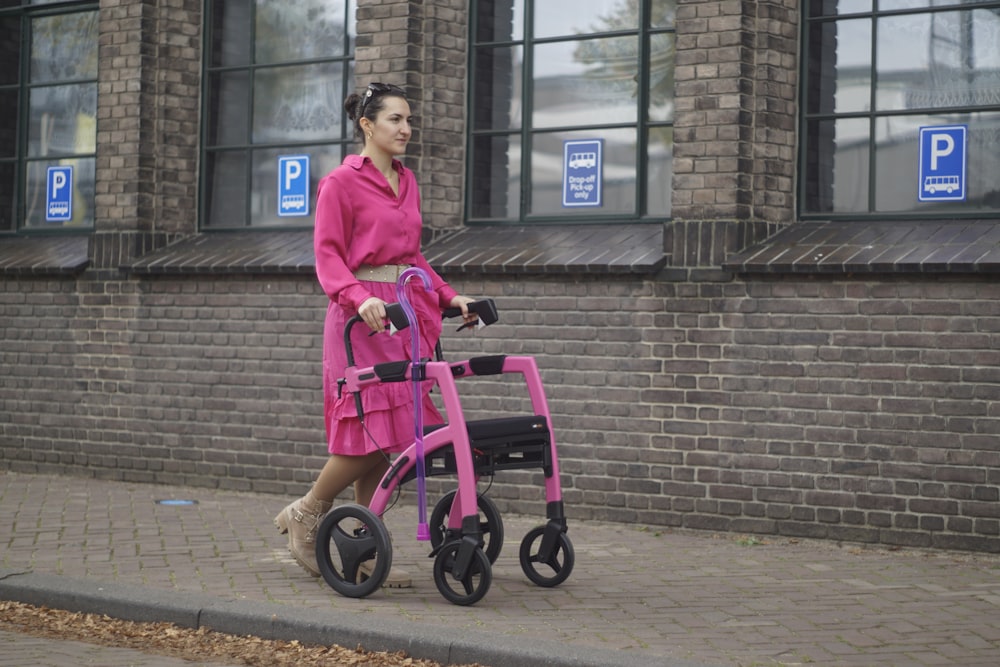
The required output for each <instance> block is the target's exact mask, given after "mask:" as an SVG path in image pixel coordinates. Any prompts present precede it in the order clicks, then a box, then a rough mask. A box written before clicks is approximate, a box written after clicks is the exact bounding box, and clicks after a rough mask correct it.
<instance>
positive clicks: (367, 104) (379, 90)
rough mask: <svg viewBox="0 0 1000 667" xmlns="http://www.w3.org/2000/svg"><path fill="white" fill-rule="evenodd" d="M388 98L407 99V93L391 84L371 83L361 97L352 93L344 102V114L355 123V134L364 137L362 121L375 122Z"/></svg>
mask: <svg viewBox="0 0 1000 667" xmlns="http://www.w3.org/2000/svg"><path fill="white" fill-rule="evenodd" d="M386 97H402V98H403V99H404V100H405V99H406V92H405V91H404V90H403V89H402V88H400V87H399V86H396V85H393V84H391V83H369V84H368V87H367V88H365V92H364V93H362V94H361V95H359V94H357V93H351V94H350V95H348V96H347V99H346V100H344V112H345V113H346V114H347V117H348V118H350V119H351V120H352V121H354V134H355V135H356V136H358V137H362V138H363V137H364V131H363V130H362V129H361V119H362V118H367V119H368V120H370V121H372V122H373V123H374V122H375V118H376V117H377V116H378V114H379V112H380V111H382V109H384V108H385V98H386Z"/></svg>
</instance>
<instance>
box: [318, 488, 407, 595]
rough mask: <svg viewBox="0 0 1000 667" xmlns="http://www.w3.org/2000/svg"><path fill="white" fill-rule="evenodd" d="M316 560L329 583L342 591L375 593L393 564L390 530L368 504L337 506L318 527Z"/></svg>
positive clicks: (345, 592) (347, 592) (362, 593)
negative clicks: (366, 505) (365, 505)
mask: <svg viewBox="0 0 1000 667" xmlns="http://www.w3.org/2000/svg"><path fill="white" fill-rule="evenodd" d="M316 563H317V564H318V565H319V570H320V573H321V574H322V575H323V579H325V580H326V583H328V584H329V585H330V588H332V589H333V590H335V591H337V592H338V593H340V594H341V595H343V596H345V597H349V598H363V597H366V596H368V595H371V594H372V593H374V592H375V591H377V590H378V589H379V587H380V586H381V585H382V582H383V581H385V578H386V576H388V574H389V568H390V567H391V565H392V542H391V541H390V539H389V531H388V530H387V529H386V527H385V526H384V525H383V524H382V520H381V519H380V518H379V517H378V516H377V515H376V514H375V513H374V512H372V511H371V510H370V509H368V508H367V507H363V506H361V505H340V506H338V507H335V508H333V509H332V510H330V513H329V514H327V515H326V518H324V519H323V521H322V523H320V526H319V529H317V531H316ZM362 564H364V565H363V566H362Z"/></svg>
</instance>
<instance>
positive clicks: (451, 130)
mask: <svg viewBox="0 0 1000 667" xmlns="http://www.w3.org/2000/svg"><path fill="white" fill-rule="evenodd" d="M468 21H469V9H468V3H467V2H465V1H464V0H440V1H439V2H434V3H427V2H415V1H412V0H395V1H394V0H389V1H386V0H358V30H357V32H358V41H357V46H356V49H355V75H356V79H357V81H356V82H357V87H358V88H359V89H360V88H363V87H364V86H366V85H367V84H368V83H369V82H370V81H387V82H390V83H395V84H398V85H401V86H403V87H404V88H406V91H407V95H408V96H409V98H410V103H411V104H412V105H413V107H414V108H413V112H414V117H415V118H416V121H417V122H416V124H415V127H414V133H413V139H412V141H411V142H410V146H409V148H408V149H407V154H406V158H405V160H406V164H407V166H408V167H410V168H411V169H413V171H414V172H415V173H416V176H417V182H418V183H419V184H420V192H421V195H422V201H423V214H424V228H425V231H426V232H427V233H428V235H433V234H434V233H435V232H439V231H443V230H447V229H452V228H456V227H460V226H461V224H462V208H463V201H462V193H463V188H462V184H463V182H464V160H465V95H466V79H467V75H466V71H467V69H468V67H467V55H466V45H467V42H468V38H467V34H468Z"/></svg>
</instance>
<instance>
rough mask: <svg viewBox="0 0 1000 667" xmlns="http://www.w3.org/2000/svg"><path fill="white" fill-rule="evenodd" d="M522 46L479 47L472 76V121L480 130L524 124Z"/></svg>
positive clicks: (516, 126)
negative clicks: (522, 108)
mask: <svg viewBox="0 0 1000 667" xmlns="http://www.w3.org/2000/svg"><path fill="white" fill-rule="evenodd" d="M523 52H524V50H523V48H522V47H520V46H503V47H483V48H480V49H476V54H475V64H474V67H475V76H473V78H472V82H471V85H472V86H473V95H472V124H473V127H474V128H475V129H477V130H490V129H493V130H508V129H509V130H516V129H518V128H519V127H521V104H522V102H523V96H522V94H521V82H522V81H523V78H524V77H523V67H524V56H523Z"/></svg>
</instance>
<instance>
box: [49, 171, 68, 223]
mask: <svg viewBox="0 0 1000 667" xmlns="http://www.w3.org/2000/svg"><path fill="white" fill-rule="evenodd" d="M45 220H46V221H47V222H70V221H72V220H73V167H49V169H48V174H47V175H46V182H45Z"/></svg>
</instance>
